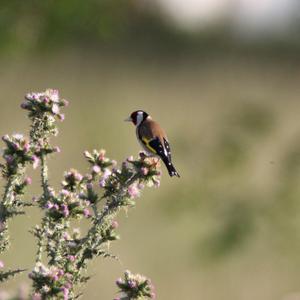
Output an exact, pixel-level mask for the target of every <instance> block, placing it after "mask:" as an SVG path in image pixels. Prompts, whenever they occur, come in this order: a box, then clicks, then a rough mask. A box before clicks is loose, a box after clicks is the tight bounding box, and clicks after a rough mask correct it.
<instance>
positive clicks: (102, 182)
mask: <svg viewBox="0 0 300 300" xmlns="http://www.w3.org/2000/svg"><path fill="white" fill-rule="evenodd" d="M110 175H111V171H110V170H109V169H105V171H104V173H103V175H102V176H101V178H100V181H99V185H100V187H105V184H106V180H107V179H108V177H109V176H110Z"/></svg>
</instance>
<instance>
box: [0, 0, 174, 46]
mask: <svg viewBox="0 0 300 300" xmlns="http://www.w3.org/2000/svg"><path fill="white" fill-rule="evenodd" d="M0 22H1V24H0V25H1V26H0V49H2V50H3V49H5V50H15V49H18V50H20V49H21V50H33V49H34V50H35V49H40V50H45V49H48V48H49V47H50V48H52V49H53V48H54V47H55V48H60V47H62V46H66V45H74V44H75V45H77V46H82V47H86V46H88V47H93V46H95V45H99V44H101V45H102V46H104V45H105V44H107V43H110V44H111V45H114V44H118V45H121V44H123V46H124V48H126V47H127V46H128V44H127V45H125V44H124V43H126V42H129V41H131V42H134V43H136V40H139V39H143V41H145V42H146V41H147V40H151V43H152V42H153V41H154V40H157V41H158V40H159V41H167V40H172V37H173V36H176V32H172V30H171V28H169V27H168V26H167V25H166V24H164V23H163V22H162V21H161V18H160V17H159V16H158V15H156V14H154V13H151V12H150V11H149V10H145V11H144V10H141V9H139V6H138V5H137V2H136V1H125V0H119V1H111V0H86V1H80V0H61V1H56V0H45V1H37V0H29V1H17V0H12V1H2V4H1V7H0Z"/></svg>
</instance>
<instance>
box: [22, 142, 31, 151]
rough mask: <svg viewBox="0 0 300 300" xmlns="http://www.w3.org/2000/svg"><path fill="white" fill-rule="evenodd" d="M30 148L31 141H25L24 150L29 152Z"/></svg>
mask: <svg viewBox="0 0 300 300" xmlns="http://www.w3.org/2000/svg"><path fill="white" fill-rule="evenodd" d="M29 149H30V145H29V143H28V142H25V144H24V146H23V150H24V152H25V153H27V152H28V151H29Z"/></svg>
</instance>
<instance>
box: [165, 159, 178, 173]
mask: <svg viewBox="0 0 300 300" xmlns="http://www.w3.org/2000/svg"><path fill="white" fill-rule="evenodd" d="M163 162H164V163H165V165H166V167H167V169H168V172H169V175H170V176H171V177H173V176H177V177H180V175H179V174H178V172H177V171H176V169H175V167H174V166H173V164H172V162H170V161H169V160H168V159H163Z"/></svg>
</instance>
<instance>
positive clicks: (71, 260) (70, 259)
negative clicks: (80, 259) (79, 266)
mask: <svg viewBox="0 0 300 300" xmlns="http://www.w3.org/2000/svg"><path fill="white" fill-rule="evenodd" d="M75 259H76V258H75V256H74V255H69V256H68V260H69V261H70V262H74V261H75Z"/></svg>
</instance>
